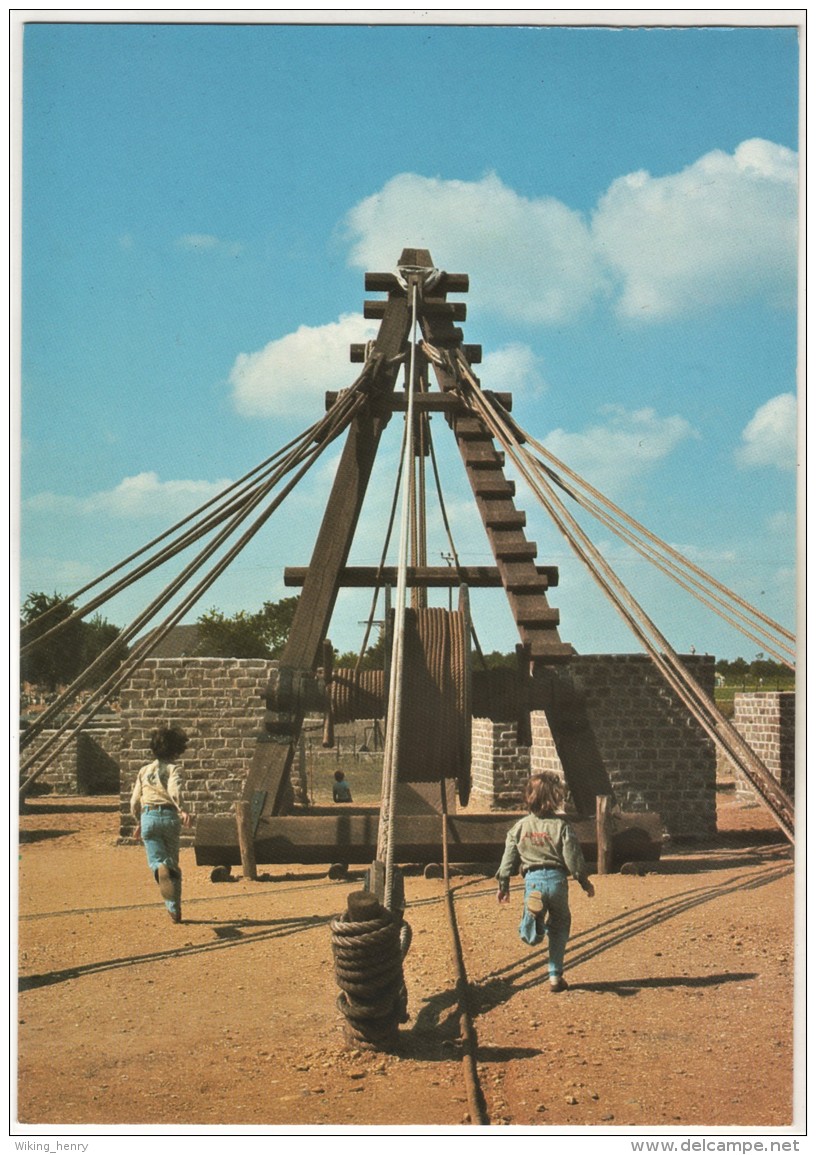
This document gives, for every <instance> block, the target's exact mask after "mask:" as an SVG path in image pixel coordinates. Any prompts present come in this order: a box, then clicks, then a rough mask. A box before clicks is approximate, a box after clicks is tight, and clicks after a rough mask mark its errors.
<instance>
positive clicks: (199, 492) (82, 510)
mask: <svg viewBox="0 0 816 1155" xmlns="http://www.w3.org/2000/svg"><path fill="white" fill-rule="evenodd" d="M229 484H230V483H229V481H228V480H221V481H160V480H159V476H158V474H156V473H153V472H146V473H137V474H136V475H135V476H134V477H126V478H124V479H123V480H122V481H121V482H120V483H119V484H118V485H117V486H115V487H114V488H113V489H109V490H101V491H100V492H98V493H93V494H91V495H90V496H89V497H72V496H69V495H67V494H58V493H49V492H46V493H38V494H35V495H34V496H33V497H30V498H28V500H27V501H26V502H25V508H26V509H27V510H29V511H30V512H33V513H65V514H72V515H75V514H105V515H107V516H110V517H116V518H124V519H140V518H145V517H156V516H161V517H163V518H165V519H171V520H172V519H176V518H179V517H183V516H184V515H185V514H188V513H192V511H193V510H195V509H197V508H198V507H199V506H200V505H203V504H204V503H205V502H206V501H209V499H210V498H211V497H214V496H215V495H216V494H218V493H220V492H221V491H222V490H223V489H225V488H226V486H228V485H229Z"/></svg>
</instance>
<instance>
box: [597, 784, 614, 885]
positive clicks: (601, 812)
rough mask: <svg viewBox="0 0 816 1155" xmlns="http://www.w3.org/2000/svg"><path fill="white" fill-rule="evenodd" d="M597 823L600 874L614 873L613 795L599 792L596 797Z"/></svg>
mask: <svg viewBox="0 0 816 1155" xmlns="http://www.w3.org/2000/svg"><path fill="white" fill-rule="evenodd" d="M595 825H596V827H597V836H596V837H597V842H598V874H611V873H612V796H611V795H610V794H599V795H598V796H597V797H596V799H595Z"/></svg>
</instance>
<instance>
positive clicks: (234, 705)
mask: <svg viewBox="0 0 816 1155" xmlns="http://www.w3.org/2000/svg"><path fill="white" fill-rule="evenodd" d="M271 669H272V662H271V661H266V660H265V659H263V658H149V659H148V660H147V661H145V662H144V663H143V665H142V666H141V667H140V668H139V669H138V670H137V671H136V673H134V675H133V677H132V678H131V679H130V680H129V681H128V682H127V683H126V684H125V685H124V686H123V688H122V693H121V718H122V764H121V805H120V812H121V828H120V833H121V835H122V837H125V838H127V837H131V836H132V834H133V827H134V823H133V820H132V818H131V817H130V794H131V791H132V789H133V783H134V781H135V779H136V775H137V773H138V771H139V769H140V768H141V767H142V766H144V765H145V763H147V762H150V761H151V760H152V758H153V755H152V753H151V750H150V736H151V734H152V733H153V731H154V730H155V729H156V728H157V727H158V726H160V725H162V724H165V723H166V724H174V725H178V726H181V728H182V729H183V730H185V731H186V732H187V734H188V736H189V738H190V744H189V747H188V749H187V751H186V752H185V754H184V759H183V766H184V780H185V784H186V785H185V800H186V801H187V802H188V803H189V807H190V811H191V812H192V813H193V814H196V815H198V814H225V813H228V812H229V811H231V810H232V807H233V805H234V803H235V800H236V798H238V797H239V796H240V793H241V789H242V787H243V784H244V781H245V779H246V776H247V773H248V771H249V767H250V763H251V761H252V756H253V753H254V751H255V747H256V744H257V738H258V735H259V734H260V733H262V732H263V728H264V727H263V718H264V711H265V708H266V705H265V702H264V699H263V697H262V696H261V695H262V693H263V690H264V688H265V687H266V684H267V682H268V680H269V671H270V670H271ZM183 838H184V840H186V841H190V840H191V839H192V835H191V834H185V835H184V836H183Z"/></svg>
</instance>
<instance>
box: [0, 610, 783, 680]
mask: <svg viewBox="0 0 816 1155" xmlns="http://www.w3.org/2000/svg"><path fill="white" fill-rule="evenodd" d="M297 604H298V597H297V596H294V597H287V598H281V600H280V601H277V602H264V603H263V605H262V607H261V608H260V610H257V611H256V612H254V613H252V612H248V611H246V610H239V611H238V613H235V614H232V615H226V614H223V613H222V612H221V610H219V609H215V608H213V609H210V610H207V611H206V612H205V613H203V614H202V615H201V616H200V617H199V619H198V621H197V626H198V642H197V646H196V651H195V656H196V657H206V658H278V657H280V655H281V653H282V652H283V648H284V646H285V644H286V640H287V638H288V637H289V632H290V630H291V628H292V622H293V620H294V616H295V610H296V609H297ZM75 611H76V606H75V605H74V604H73V603H72V602H65V601H62V599H61V598H60V597H59V595H58V594H56V593H55V594H53V595H49V594H45V593H31V594H29V595H28V597H27V598H26V600H25V603H24V604H23V609H22V614H21V625H26V626H29V627H30V628H29V630H28V631H27V633H26V639H25V640H26V642H27V643H28V642H30V641H32V640H34V641H35V642H36V641H37V639H39V638H41V637H42V636H43V635H44V634H46V633H47V632H48V631H50V630H51V628H52V627H53V626H55V625H57V624H59V623H60V622H63V621H66V619H68V618H70V617H71V615H72V614H74V613H75ZM44 615H47V616H44ZM32 623H33V624H32ZM120 632H121V631H120V630H119V628H118V626H115V625H112V624H111V623H110V622H108V621H106V620H105V619H104V618H102V617H100V616H99V615H98V614H97V615H95V616H94V617H93V618H91V619H90V621H87V622H86V621H83V620H82V619H80V618H76V619H74V620H73V621H71V622H69V623H68V624H67V625H66V626H65V627H64V628H63V629H62V630H60V631H59V632H58V633H56V634H54V635H53V637H45V638H43V640H42V642H41V643H39V644H35V645H34V646H32V648H31V650H30V652H29V653H27V654H25V655H23V656H21V659H20V674H21V678H22V680H23V681H24V682H31V683H33V684H35V685H40V686H44V687H46V688H47V689H49V690H51V691H53V690H54V689H55V688H56V687H57V686H59V685H69V684H70V683H71V682H73V681H74V679H75V678H76V677H77V675H78V674H80V673H81V672H82V671H83V670H85V669H87V667H88V666H90V665H91V663H92V662H94V661H95V660H96V658H98V657H99V655H100V654H101V653H102V652H103V651H104V650H106V649H107V648H108V647H109V646H110V645H111V644H112V643H115V642H116V639H117V638H118V637H119V634H120ZM126 656H127V646H126V645H125V643H121V644H120V645H119V646H114V649H113V650H112V651H111V654H110V655H109V657H108V659H107V660H106V662H105V663H103V665H102V666H101V667H100V669H99V670H97V671H96V672H95V675H94V677H93V679H92V681H90V682H89V685H91V686H97V685H99V684H100V683H101V682H103V681H104V680H105V679H106V678H107V677H108V676H109V675H110V674H111V673H112V672H113V670H115V669H116V667H117V666H118V665H119V664H120V663H121V662H122V661H123V660H124V658H125V657H126ZM384 659H385V631H384V630H383V629H380V630H379V632H378V636H377V639H376V641H375V642H373V643H372V644H371V645H369V646H368V647H367V648H366V650H365V653H364V654H363V657H362V659H361V662H360V665H361V668H363V669H383V667H384V664H385V662H384ZM357 661H358V654H357V652H355V651H353V650H348V651H346V652H344V653H340V654H338V655H337V656H336V657H335V660H334V664H335V666H336V667H342V668H348V667H353V666H356V665H357ZM484 663H485V665H486V666H487V667H488V668H490V669H495V668H500V667H510V668H514V667H515V666H516V655H515V653H514V652H512V651H511V652H509V653H501V652H500V651H499V650H493V651H492V652H490V653H488V654H485V655H484ZM474 664H475V665H479V664H481V659H480V658H479V656H477V655H474ZM715 669H716V671H717V673H718V674H720V675H721V676H722V677H723V679H724V680H725V681H726V682H727V683H731V684H745V683H746V682H748V681H751V682H754V683H755V684H756V683H759V682H760V681H761V682H763V683H764V684H771V685H773V684H776V683H785V684H789V683H790V682H791V681H792V680H793V676H794V675H793V673H792V671H791V670H789V669H788V667H787V666H785V665H784V664H783V663H782V662H775V661H773V660H772V659H771V658H766V657H765V655H764V654H762V653H759V654H757V655H756V657H755V658H754V659H753V661H750V662H749V661H747V660H746V659H745V658H734V659H731V660H729V659H727V658H720V659H719V661H718V662H717V663H716V665H715Z"/></svg>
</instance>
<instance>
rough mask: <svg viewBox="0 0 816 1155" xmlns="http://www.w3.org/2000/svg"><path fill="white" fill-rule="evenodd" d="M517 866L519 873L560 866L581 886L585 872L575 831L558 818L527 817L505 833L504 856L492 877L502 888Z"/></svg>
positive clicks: (585, 879)
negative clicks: (494, 876) (494, 875)
mask: <svg viewBox="0 0 816 1155" xmlns="http://www.w3.org/2000/svg"><path fill="white" fill-rule="evenodd" d="M519 865H521V873H522V874H526V873H527V871H528V870H537V869H541V868H542V867H561V869H562V870H566V871H567V873H568V874H571V875H572V876H573V878H575V879H577V881H578V882H580V883H581V885H582V886H583V885H584V883H585V882H586V881H587V876H588V871H587V865H586V862H585V861H584V855H583V852H582V851H581V845H580V843H579V842H578V838H577V836H576V834H575V831H574V830H573V829H572V827H571V826H570V824H569V823H568V822H567V820H566V819H565V818H562V817H561V816H560V815H555V814H553V815H548V816H547V817H546V818H539V817H538V816H537V815H536V814H528V815H527V816H526V817H525V818H521V819H520V820H519V821H518V822H517V823H516V824H515V826H513V827H511V828H510V830H508V832H507V838H506V840H505V845H504V856H503V857H502V860H501V866H500V867H499V869H498V872H497V874H496V878H497V879H498V880H499V882H500V883H501V885H502V886H503V887H504V886H506V885H507V883H508V882H509V880H510V876H511V875H512V874H515V873H516V871H517V870H518V868H519Z"/></svg>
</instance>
